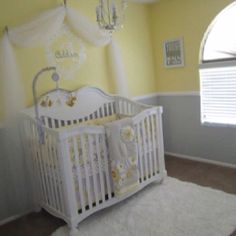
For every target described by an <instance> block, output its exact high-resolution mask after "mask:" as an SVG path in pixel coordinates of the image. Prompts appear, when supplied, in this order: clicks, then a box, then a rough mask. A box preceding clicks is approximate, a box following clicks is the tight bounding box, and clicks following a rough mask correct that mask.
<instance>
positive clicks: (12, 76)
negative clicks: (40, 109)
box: [0, 6, 127, 119]
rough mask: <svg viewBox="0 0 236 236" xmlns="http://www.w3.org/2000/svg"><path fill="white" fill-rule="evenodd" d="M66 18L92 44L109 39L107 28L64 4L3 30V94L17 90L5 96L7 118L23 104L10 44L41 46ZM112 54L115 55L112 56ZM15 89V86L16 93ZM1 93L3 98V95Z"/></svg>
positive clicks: (96, 44) (110, 55)
mask: <svg viewBox="0 0 236 236" xmlns="http://www.w3.org/2000/svg"><path fill="white" fill-rule="evenodd" d="M65 19H66V20H67V21H66V22H68V25H69V27H71V28H72V29H73V31H74V32H75V33H76V34H77V35H78V36H79V37H81V38H82V39H83V40H85V41H87V42H89V43H91V44H93V45H95V46H105V45H108V44H109V43H110V41H111V36H110V34H109V33H108V32H104V31H101V30H100V29H99V28H98V26H97V25H96V24H95V23H91V22H90V21H89V20H88V19H87V18H86V17H85V16H83V15H82V14H81V13H79V12H78V11H75V10H74V9H72V8H70V7H64V6H60V7H57V8H56V9H52V10H48V11H46V12H44V13H42V14H41V15H39V16H38V17H37V18H36V19H34V20H33V21H31V22H29V23H27V24H24V25H22V26H19V27H16V28H11V29H9V30H8V32H5V33H4V36H3V38H2V39H1V47H0V50H1V51H0V55H1V60H0V67H1V71H0V78H1V80H2V84H3V90H4V92H5V94H8V95H9V94H16V96H13V97H12V100H13V101H11V103H9V101H8V100H7V99H5V100H6V101H5V103H7V104H6V105H5V108H4V109H5V117H6V119H8V115H9V114H12V112H13V111H14V112H16V111H19V110H20V109H22V108H23V106H22V105H23V104H24V97H23V96H22V95H21V96H18V95H19V94H24V93H23V90H22V86H20V78H19V77H20V73H18V71H17V69H16V62H15V58H14V51H13V50H12V45H11V44H14V45H17V46H20V47H36V46H42V45H44V44H45V43H46V42H47V40H48V39H49V38H50V37H51V36H52V35H53V34H55V32H57V31H58V30H59V28H60V27H61V25H62V24H63V23H64V21H65ZM109 52H110V53H109V57H110V60H111V61H114V62H118V64H122V60H121V58H120V56H119V55H114V53H116V52H117V51H114V50H109ZM112 58H115V60H114V59H112ZM119 67H120V66H119ZM112 68H117V66H112ZM113 74H114V73H113ZM119 74H121V73H118V75H115V78H116V79H118V80H119ZM123 77H124V75H122V79H121V81H122V82H118V83H117V82H115V84H117V85H118V86H120V88H117V91H116V92H118V93H120V92H121V91H123V89H122V88H123V87H126V84H125V79H124V78H123ZM15 90H17V93H16V91H15ZM122 95H125V96H127V94H124V93H123V94H122ZM4 97H5V98H6V96H4Z"/></svg>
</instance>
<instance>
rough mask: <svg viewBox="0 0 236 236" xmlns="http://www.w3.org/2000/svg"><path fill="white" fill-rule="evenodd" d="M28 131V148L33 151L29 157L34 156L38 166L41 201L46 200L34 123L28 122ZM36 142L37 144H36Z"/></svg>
mask: <svg viewBox="0 0 236 236" xmlns="http://www.w3.org/2000/svg"><path fill="white" fill-rule="evenodd" d="M29 133H30V134H32V135H33V138H30V147H29V149H30V150H32V149H33V152H34V153H32V154H31V157H33V158H34V160H36V163H37V166H38V174H39V181H40V183H41V187H42V196H41V197H42V199H41V200H42V201H44V202H45V201H47V198H46V194H47V192H46V187H45V181H44V175H43V170H42V164H41V156H40V154H39V152H40V149H39V148H38V145H39V144H38V132H37V128H36V126H35V124H34V123H33V122H29ZM36 142H37V144H36Z"/></svg>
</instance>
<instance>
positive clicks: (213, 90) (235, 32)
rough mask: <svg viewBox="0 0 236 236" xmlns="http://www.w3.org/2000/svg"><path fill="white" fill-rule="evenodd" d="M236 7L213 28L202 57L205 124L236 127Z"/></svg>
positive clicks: (202, 48) (209, 30)
mask: <svg viewBox="0 0 236 236" xmlns="http://www.w3.org/2000/svg"><path fill="white" fill-rule="evenodd" d="M235 22H236V3H233V4H231V5H230V6H228V7H227V8H226V9H224V10H223V11H222V12H221V13H220V14H219V15H218V16H217V17H216V18H215V19H214V21H213V22H212V24H211V25H210V26H209V28H208V30H207V32H206V33H205V36H204V38H203V41H202V47H201V54H200V57H201V58H200V69H199V73H200V86H201V88H200V89H201V121H202V123H209V124H221V125H236V28H235V26H234V25H235Z"/></svg>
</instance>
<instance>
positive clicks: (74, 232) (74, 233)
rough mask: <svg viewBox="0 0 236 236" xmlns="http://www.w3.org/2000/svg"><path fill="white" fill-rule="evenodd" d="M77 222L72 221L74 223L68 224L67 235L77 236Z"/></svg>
mask: <svg viewBox="0 0 236 236" xmlns="http://www.w3.org/2000/svg"><path fill="white" fill-rule="evenodd" d="M77 225H78V224H77V223H74V224H71V225H70V226H69V230H70V231H69V235H70V236H79V231H78V229H77Z"/></svg>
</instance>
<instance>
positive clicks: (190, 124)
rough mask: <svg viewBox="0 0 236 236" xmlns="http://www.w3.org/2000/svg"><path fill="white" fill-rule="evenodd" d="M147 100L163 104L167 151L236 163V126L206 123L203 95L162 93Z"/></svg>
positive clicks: (147, 101)
mask: <svg viewBox="0 0 236 236" xmlns="http://www.w3.org/2000/svg"><path fill="white" fill-rule="evenodd" d="M143 101H144V102H145V103H147V104H152V105H155V104H156V105H157V104H158V105H161V106H163V109H164V113H163V130H164V143H165V151H167V152H173V153H178V154H184V155H189V156H193V157H201V158H205V159H209V160H214V161H220V162H226V163H230V164H236V127H234V128H232V127H231V128H230V127H216V126H203V125H202V124H201V121H200V96H197V95H196V96H194V95H191V96H186V95H183V96H182V95H181V96H179V95H178V96H173V95H172V96H159V97H156V98H151V99H146V100H143Z"/></svg>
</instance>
